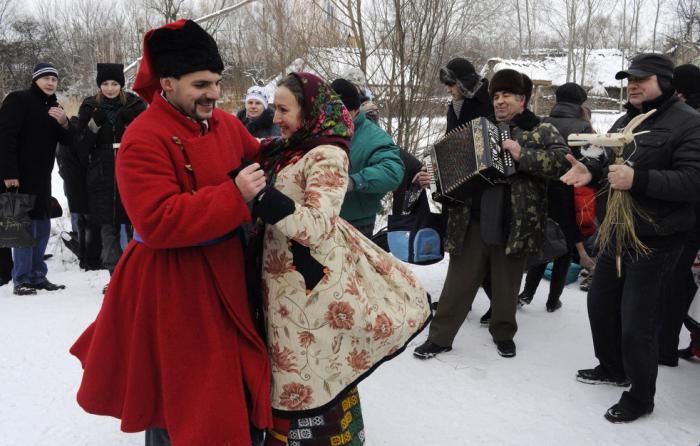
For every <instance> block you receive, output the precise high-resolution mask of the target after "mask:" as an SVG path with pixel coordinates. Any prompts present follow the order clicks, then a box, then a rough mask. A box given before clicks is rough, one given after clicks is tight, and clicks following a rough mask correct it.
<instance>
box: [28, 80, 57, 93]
mask: <svg viewBox="0 0 700 446" xmlns="http://www.w3.org/2000/svg"><path fill="white" fill-rule="evenodd" d="M34 82H35V83H36V86H37V87H39V90H41V91H43V92H44V94H45V95H47V96H51V95H52V94H54V93H56V88H58V78H57V77H56V76H42V77H40V78H39V79H37V80H35V81H34Z"/></svg>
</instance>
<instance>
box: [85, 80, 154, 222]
mask: <svg viewBox="0 0 700 446" xmlns="http://www.w3.org/2000/svg"><path fill="white" fill-rule="evenodd" d="M99 108H100V104H98V103H97V96H90V97H88V98H86V99H85V100H84V101H83V104H82V105H81V106H80V111H79V113H78V125H77V142H76V147H77V152H78V156H79V158H80V160H81V163H82V164H83V165H84V166H86V167H87V174H86V178H85V182H86V185H87V192H88V215H89V218H90V221H91V222H92V223H95V224H124V223H128V222H129V219H128V217H127V216H126V212H125V211H124V208H123V206H122V203H121V199H120V198H119V191H118V189H117V186H116V180H115V177H114V161H115V159H116V156H117V147H118V144H119V142H121V139H122V135H123V134H124V130H126V127H127V126H128V125H129V124H130V123H131V121H133V120H134V119H135V118H136V117H137V116H138V115H139V114H140V113H141V112H142V111H144V110H145V109H146V104H145V103H144V102H143V101H142V100H141V98H139V97H138V96H136V95H135V94H133V93H127V94H126V103H125V104H124V105H123V106H121V107H120V108H119V110H118V111H117V113H116V116H115V117H114V122H111V121H110V120H109V119H107V120H106V121H105V122H104V124H102V126H101V127H99V130H98V131H97V133H95V132H94V131H93V130H91V128H90V125H89V123H90V120H91V119H92V117H93V114H94V113H95V110H97V109H99Z"/></svg>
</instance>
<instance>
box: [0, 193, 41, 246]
mask: <svg viewBox="0 0 700 446" xmlns="http://www.w3.org/2000/svg"><path fill="white" fill-rule="evenodd" d="M35 201H36V195H31V194H20V193H17V192H3V193H1V194H0V248H30V247H32V246H34V245H35V244H36V240H34V237H33V236H32V220H31V218H29V211H31V210H32V208H33V207H34V202H35Z"/></svg>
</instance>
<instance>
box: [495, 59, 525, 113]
mask: <svg viewBox="0 0 700 446" xmlns="http://www.w3.org/2000/svg"><path fill="white" fill-rule="evenodd" d="M497 91H507V92H510V93H513V94H520V95H523V96H525V104H526V105H527V103H528V102H530V97H531V96H532V81H531V80H530V78H529V77H528V76H527V75H525V74H523V73H521V72H519V71H515V70H511V69H509V68H506V69H504V70H499V71H497V72H496V74H494V75H493V77H492V78H491V83H490V84H489V96H491V97H492V98H493V95H494V94H495V93H496V92H497Z"/></svg>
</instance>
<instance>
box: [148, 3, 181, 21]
mask: <svg viewBox="0 0 700 446" xmlns="http://www.w3.org/2000/svg"><path fill="white" fill-rule="evenodd" d="M142 1H143V6H144V7H145V8H146V9H147V10H151V11H153V12H155V13H157V14H158V15H159V16H160V17H162V18H163V23H170V22H174V21H175V20H177V19H178V17H179V16H180V10H181V9H182V5H183V4H184V3H185V0H142Z"/></svg>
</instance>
